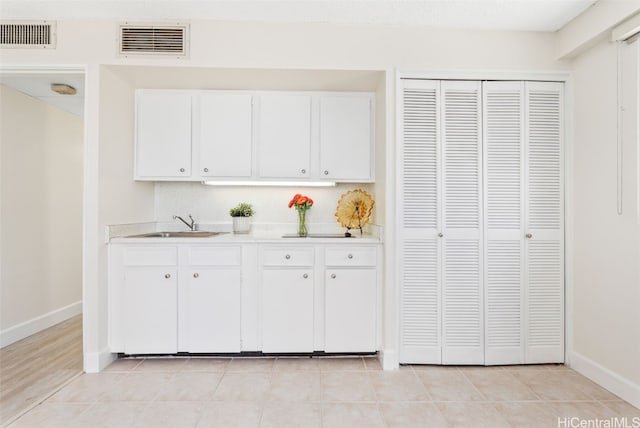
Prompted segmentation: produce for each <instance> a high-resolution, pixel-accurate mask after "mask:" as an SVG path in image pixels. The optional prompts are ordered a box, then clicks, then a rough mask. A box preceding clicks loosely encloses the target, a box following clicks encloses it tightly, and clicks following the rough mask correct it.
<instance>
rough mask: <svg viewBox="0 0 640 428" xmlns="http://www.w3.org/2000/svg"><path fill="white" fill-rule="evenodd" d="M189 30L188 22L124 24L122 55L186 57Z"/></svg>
mask: <svg viewBox="0 0 640 428" xmlns="http://www.w3.org/2000/svg"><path fill="white" fill-rule="evenodd" d="M188 30H189V26H188V25H186V24H175V25H165V24H128V23H125V24H122V25H120V43H119V45H120V55H122V56H148V55H153V56H156V55H159V56H174V57H178V58H184V57H186V56H187V54H188V47H189V44H188V40H189V37H188V34H189V31H188Z"/></svg>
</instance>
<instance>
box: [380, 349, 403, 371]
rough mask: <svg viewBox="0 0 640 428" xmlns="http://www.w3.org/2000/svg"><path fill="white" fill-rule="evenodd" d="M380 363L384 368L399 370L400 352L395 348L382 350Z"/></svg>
mask: <svg viewBox="0 0 640 428" xmlns="http://www.w3.org/2000/svg"><path fill="white" fill-rule="evenodd" d="M380 364H381V365H382V369H383V370H398V368H399V367H400V364H399V363H398V353H397V352H396V351H395V350H383V351H380Z"/></svg>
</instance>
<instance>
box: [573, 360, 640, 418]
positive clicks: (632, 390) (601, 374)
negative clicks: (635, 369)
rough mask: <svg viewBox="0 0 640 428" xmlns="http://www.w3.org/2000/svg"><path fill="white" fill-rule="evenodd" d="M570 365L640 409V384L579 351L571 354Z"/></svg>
mask: <svg viewBox="0 0 640 428" xmlns="http://www.w3.org/2000/svg"><path fill="white" fill-rule="evenodd" d="M569 366H570V367H571V368H572V369H574V370H575V371H577V372H578V373H580V374H581V375H583V376H586V377H588V378H589V379H591V380H592V381H594V382H595V383H597V384H598V385H600V386H602V387H603V388H606V389H608V390H609V391H611V392H613V393H614V394H616V395H617V396H618V397H620V398H622V399H623V400H625V401H628V402H629V403H631V404H633V405H634V406H636V407H637V408H639V409H640V385H638V384H636V383H633V382H632V381H630V380H629V379H626V378H624V377H622V376H620V375H619V374H617V373H614V372H613V371H611V370H609V369H608V368H606V367H604V366H602V365H600V364H598V363H596V362H595V361H593V360H591V359H590V358H587V357H585V356H584V355H581V354H579V353H577V352H572V353H571V354H570V356H569Z"/></svg>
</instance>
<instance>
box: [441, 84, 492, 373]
mask: <svg viewBox="0 0 640 428" xmlns="http://www.w3.org/2000/svg"><path fill="white" fill-rule="evenodd" d="M441 91H442V95H441V111H442V121H441V124H442V125H441V126H442V130H443V132H442V175H443V183H442V210H443V219H444V225H443V230H442V232H443V238H442V245H443V255H444V257H443V267H444V270H443V273H442V284H443V285H442V289H443V291H442V293H443V294H442V296H443V298H442V299H443V300H442V318H443V321H442V362H443V363H444V364H483V363H484V324H483V320H484V315H483V307H484V302H483V300H484V299H483V289H482V257H481V254H482V248H481V230H480V224H481V215H480V214H481V212H482V204H481V198H480V195H481V183H482V182H481V169H482V157H481V144H480V142H481V133H480V129H481V86H480V82H460V81H446V82H442V83H441Z"/></svg>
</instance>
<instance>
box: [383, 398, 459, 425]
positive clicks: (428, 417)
mask: <svg viewBox="0 0 640 428" xmlns="http://www.w3.org/2000/svg"><path fill="white" fill-rule="evenodd" d="M380 411H381V412H382V418H383V420H384V423H385V426H386V427H387V428H427V427H428V428H446V426H447V422H446V421H445V420H444V417H443V416H442V414H441V413H440V411H439V410H438V408H437V407H436V405H435V404H434V403H406V402H404V403H380Z"/></svg>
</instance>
